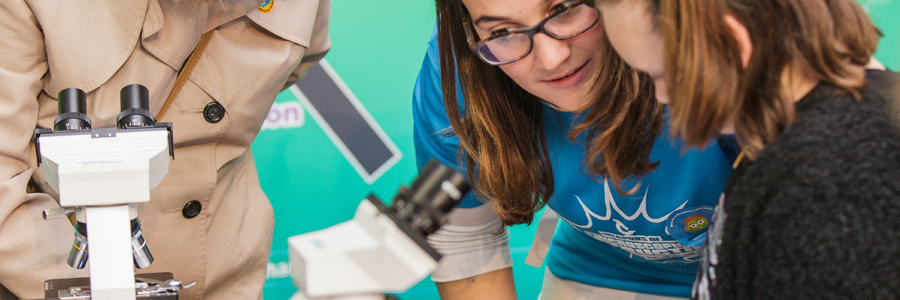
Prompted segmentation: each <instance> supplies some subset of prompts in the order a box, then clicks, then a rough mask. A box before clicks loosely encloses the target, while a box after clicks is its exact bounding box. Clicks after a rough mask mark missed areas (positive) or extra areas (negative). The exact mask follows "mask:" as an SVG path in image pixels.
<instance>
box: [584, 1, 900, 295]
mask: <svg viewBox="0 0 900 300" xmlns="http://www.w3.org/2000/svg"><path fill="white" fill-rule="evenodd" d="M599 2H600V3H599V7H600V9H601V11H602V12H603V15H604V17H605V19H604V21H605V22H606V24H607V26H608V28H607V30H608V31H609V32H610V34H609V38H610V40H611V43H612V44H613V46H614V47H615V48H616V50H618V51H619V53H622V55H623V58H624V59H625V60H626V61H627V62H628V63H629V64H630V65H631V66H633V67H634V68H636V69H639V70H642V71H645V72H647V73H648V74H649V75H650V76H651V77H653V78H654V79H655V81H656V82H657V85H656V87H657V89H658V91H661V93H660V94H661V95H662V97H660V98H661V100H663V101H667V102H668V103H669V106H670V111H671V112H672V129H673V132H674V134H676V135H679V136H681V137H684V139H685V140H686V141H687V143H688V145H703V144H705V143H708V140H709V138H708V137H709V136H710V135H711V134H718V133H719V132H721V131H728V132H730V131H733V132H735V133H736V135H737V138H738V140H739V142H740V145H741V146H742V149H743V151H742V155H741V156H740V157H739V158H738V161H737V162H736V163H735V167H736V170H735V173H734V175H733V177H732V179H731V181H730V182H729V184H728V186H727V187H726V189H725V192H724V195H723V197H722V200H721V201H720V204H719V206H718V210H717V212H716V214H715V215H714V220H713V224H712V228H711V229H710V233H709V235H708V240H707V248H706V250H705V253H704V260H703V262H702V263H701V268H700V273H699V274H698V280H697V284H696V286H695V290H694V294H693V296H694V297H695V298H698V299H898V298H900V281H898V280H897V278H900V259H898V258H900V247H898V246H897V245H898V243H900V150H898V149H900V130H898V127H897V123H896V119H895V113H896V107H895V105H896V104H897V102H898V100H900V94H898V93H897V88H898V84H900V76H898V74H896V73H894V72H890V71H886V70H883V68H882V69H879V68H877V66H878V64H877V62H875V61H874V60H873V59H872V55H873V54H874V52H875V49H876V46H877V43H878V39H879V37H880V33H879V31H878V29H877V28H876V27H875V26H874V24H873V23H872V21H871V20H870V19H869V18H868V16H867V15H866V13H865V11H864V9H863V8H862V7H860V5H859V4H858V3H856V1H853V0H636V1H627V0H626V1H623V0H600V1H599ZM623 24H628V25H623ZM620 25H622V26H620ZM613 32H615V33H613ZM636 49H639V50H637V51H636ZM647 57H652V58H650V59H647ZM648 62H649V63H648ZM873 67H874V68H873Z"/></svg>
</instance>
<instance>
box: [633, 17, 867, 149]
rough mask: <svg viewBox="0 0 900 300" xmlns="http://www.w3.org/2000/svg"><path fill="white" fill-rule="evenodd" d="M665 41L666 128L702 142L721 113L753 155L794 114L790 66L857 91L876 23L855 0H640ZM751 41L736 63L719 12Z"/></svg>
mask: <svg viewBox="0 0 900 300" xmlns="http://www.w3.org/2000/svg"><path fill="white" fill-rule="evenodd" d="M646 1H651V2H652V3H653V4H654V5H653V6H652V9H656V10H657V11H656V13H658V15H659V19H658V20H657V21H658V23H659V24H660V26H661V28H662V34H663V37H664V40H665V48H666V49H665V51H664V53H665V54H664V55H665V69H666V72H667V77H666V80H667V82H666V83H667V84H668V87H669V97H670V110H671V113H672V121H671V126H672V132H673V134H675V135H676V136H681V137H683V138H684V139H685V141H686V142H687V144H688V145H704V144H706V143H707V142H708V141H709V137H710V136H712V135H714V134H717V132H718V130H719V129H720V128H722V127H723V125H725V124H727V123H728V122H734V126H735V130H736V133H737V137H738V141H739V143H740V144H741V146H742V147H743V150H744V152H745V153H746V155H747V156H748V158H751V159H753V158H755V157H756V156H757V155H758V154H759V152H760V151H762V149H763V147H764V145H765V144H766V143H768V142H771V141H772V140H774V139H775V138H776V137H777V136H778V135H779V134H780V133H781V132H782V131H783V130H784V129H785V128H786V127H787V126H788V125H790V123H791V122H792V121H793V118H794V101H795V100H796V99H790V98H789V96H788V95H785V94H784V91H783V90H782V81H781V80H782V77H783V76H782V75H783V74H785V71H786V70H788V69H790V70H791V71H793V72H799V73H800V74H802V75H803V76H806V77H808V78H811V79H813V80H816V81H823V82H827V83H830V84H832V85H834V86H837V87H839V88H840V89H842V90H844V91H846V92H849V93H851V94H853V95H854V96H857V97H858V96H859V93H860V90H861V89H862V88H864V87H865V85H866V82H865V72H864V66H865V65H866V64H867V63H868V62H869V59H870V58H871V57H872V55H873V54H874V53H875V48H876V47H877V44H878V39H879V37H880V35H881V34H880V32H879V31H878V29H877V28H876V27H875V25H874V24H873V23H872V21H871V20H870V19H869V17H868V16H867V15H866V13H865V11H864V10H863V9H862V7H860V6H859V4H858V3H856V1H855V0H646ZM726 15H731V16H733V17H734V18H736V19H737V20H739V21H740V22H741V23H742V24H743V25H744V26H745V27H746V28H747V31H748V33H749V35H750V40H751V42H752V44H753V52H752V55H751V57H750V61H749V64H748V65H747V67H746V68H744V66H743V64H742V61H741V57H740V48H739V46H738V43H737V41H736V40H735V38H734V36H733V34H732V31H731V29H730V28H729V27H728V26H726V24H725V19H724V17H725V16H726Z"/></svg>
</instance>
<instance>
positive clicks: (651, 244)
mask: <svg viewBox="0 0 900 300" xmlns="http://www.w3.org/2000/svg"><path fill="white" fill-rule="evenodd" d="M439 66H440V64H439V55H438V47H437V40H436V38H435V36H432V38H431V41H430V42H429V43H428V52H427V54H426V56H425V61H424V62H423V65H422V69H421V71H420V73H419V77H418V79H417V81H416V87H415V92H414V95H413V118H414V123H415V124H414V126H415V127H414V135H415V148H416V159H417V161H418V163H419V167H420V168H421V167H422V165H423V164H424V163H425V162H427V161H428V160H429V159H430V158H437V159H438V160H440V161H441V162H442V163H444V164H447V165H449V166H454V167H456V168H457V169H459V170H461V171H463V172H465V167H464V166H463V167H462V168H460V167H459V166H457V156H456V155H457V148H458V146H459V140H458V138H457V137H456V136H445V135H443V133H445V132H447V131H449V130H450V121H449V120H448V118H447V114H446V112H445V111H444V107H443V96H442V93H441V84H440V69H439ZM458 94H459V95H461V93H458ZM457 101H458V103H459V104H460V106H462V101H463V100H462V98H461V97H460V99H458V100H457ZM575 118H578V114H576V113H564V112H559V111H556V110H554V109H552V108H550V107H548V106H545V108H544V124H545V131H546V137H547V143H548V149H549V155H550V158H551V160H552V164H553V176H554V183H555V187H554V191H555V192H554V194H553V196H552V197H551V198H550V200H549V202H548V203H549V206H550V208H552V209H553V210H554V211H556V212H557V213H558V214H559V216H560V217H561V218H562V219H563V220H564V221H565V222H566V223H567V224H561V226H558V228H557V231H556V234H555V235H554V237H553V241H552V242H551V245H550V250H549V253H548V255H547V257H546V259H547V267H548V268H549V269H550V271H551V272H552V273H553V274H554V275H556V276H557V277H559V278H562V279H567V280H572V281H576V282H580V283H584V284H588V285H594V286H601V287H607V288H614V289H620V290H627V291H633V292H639V293H649V294H657V295H666V296H675V297H689V296H690V289H691V285H692V283H693V281H694V275H695V274H696V272H697V261H698V260H699V259H700V249H701V246H702V245H703V242H704V241H705V237H706V227H707V225H708V221H709V220H710V218H711V216H712V213H713V209H714V207H715V205H716V201H717V199H718V197H719V194H720V193H721V192H722V189H723V188H724V186H725V182H726V181H727V180H728V177H729V176H730V174H731V162H732V161H733V160H734V156H736V152H735V149H736V147H734V141H733V138H732V139H721V140H719V141H716V140H713V141H712V142H711V143H710V145H708V146H707V147H706V149H704V150H697V149H695V148H692V149H689V150H687V151H684V142H683V141H681V140H680V139H674V138H672V137H671V135H670V134H669V128H668V117H667V119H666V126H665V128H664V129H663V132H662V133H661V134H660V135H659V137H658V138H657V139H656V141H655V143H654V146H653V149H652V151H651V154H650V159H651V161H658V162H659V166H658V167H657V169H656V171H654V172H652V173H650V174H648V175H646V176H645V177H643V178H634V180H626V181H623V182H622V186H621V187H622V190H623V191H628V190H631V189H632V188H633V187H634V186H635V185H637V184H640V187H639V188H638V190H637V191H636V192H635V193H634V194H631V195H628V196H623V195H620V194H619V193H617V192H616V190H615V188H614V187H613V184H612V183H611V182H609V181H607V180H605V179H603V178H599V179H596V178H591V177H589V176H586V175H585V170H584V168H582V163H583V160H584V157H585V147H584V145H585V140H584V134H582V136H579V137H578V140H577V141H575V142H572V141H570V140H569V139H568V135H567V134H568V132H569V131H570V130H571V127H572V124H574V123H573V121H578V120H575ZM723 140H725V142H723V145H722V146H720V145H719V142H722V141H723ZM482 204H483V202H481V201H480V200H478V199H476V198H475V196H474V193H470V194H469V195H468V196H467V198H466V199H465V200H463V202H462V203H460V205H459V206H458V207H477V206H479V205H482Z"/></svg>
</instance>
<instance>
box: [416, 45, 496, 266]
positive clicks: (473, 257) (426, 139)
mask: <svg viewBox="0 0 900 300" xmlns="http://www.w3.org/2000/svg"><path fill="white" fill-rule="evenodd" d="M439 65H440V64H439V56H438V52H437V39H436V35H435V34H434V33H432V37H431V40H430V41H429V43H428V51H427V53H426V55H425V60H424V61H423V62H422V69H421V70H420V72H419V76H418V78H417V80H416V85H415V90H414V92H413V123H414V128H413V135H414V141H415V149H416V162H417V163H418V166H419V168H422V167H423V166H424V165H425V164H426V163H427V162H428V161H429V160H431V159H436V160H438V161H439V162H441V163H443V164H445V165H447V166H450V167H452V168H456V169H457V170H460V171H461V172H465V169H461V168H460V167H459V165H458V164H457V149H458V148H459V139H458V138H457V137H456V136H453V135H447V134H446V133H449V132H451V130H452V129H451V127H450V120H449V119H448V117H447V113H446V111H445V110H444V106H443V101H444V99H443V94H442V92H441V71H440V68H439ZM458 94H459V95H461V94H460V93H458ZM457 103H458V104H462V102H461V101H457ZM474 194H475V193H474V192H470V193H469V194H468V195H466V197H465V198H464V199H463V200H462V201H461V203H460V204H459V205H457V207H456V208H455V209H454V210H453V211H452V212H451V213H450V217H449V222H448V223H447V224H446V225H444V226H443V227H441V229H440V230H438V231H437V232H435V233H434V234H432V235H430V236H428V241H429V243H430V244H431V245H432V246H433V247H435V249H437V250H438V252H440V253H441V255H443V258H442V259H441V261H440V263H439V264H438V267H437V269H436V270H435V272H434V273H432V275H431V279H432V280H434V281H436V282H446V281H453V280H459V279H463V278H468V277H472V276H476V275H479V274H483V273H487V272H490V271H494V270H499V269H503V268H508V267H511V266H512V258H511V256H510V253H509V237H508V235H507V231H506V230H505V228H504V226H503V223H501V222H500V219H499V218H497V215H495V214H494V212H493V209H492V208H491V206H490V205H484V203H483V202H481V201H480V200H478V199H477V198H476V197H475V195H474Z"/></svg>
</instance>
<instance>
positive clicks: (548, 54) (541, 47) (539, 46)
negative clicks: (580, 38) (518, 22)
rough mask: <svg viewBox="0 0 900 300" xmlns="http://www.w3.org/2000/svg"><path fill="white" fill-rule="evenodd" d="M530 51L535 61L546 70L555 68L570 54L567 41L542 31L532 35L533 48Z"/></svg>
mask: <svg viewBox="0 0 900 300" xmlns="http://www.w3.org/2000/svg"><path fill="white" fill-rule="evenodd" d="M531 51H532V55H534V56H535V59H536V60H537V61H536V63H537V64H538V65H539V66H540V67H541V68H544V69H546V70H553V69H556V68H557V67H559V66H560V65H561V64H562V63H563V62H564V61H566V59H568V58H569V55H571V49H570V48H569V43H568V42H566V41H565V40H562V41H561V40H557V39H554V38H552V37H550V36H548V35H546V34H544V33H538V34H535V35H534V49H532V50H531Z"/></svg>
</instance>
